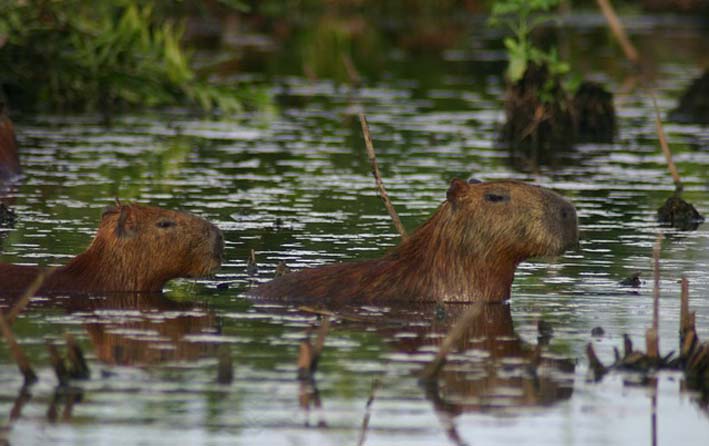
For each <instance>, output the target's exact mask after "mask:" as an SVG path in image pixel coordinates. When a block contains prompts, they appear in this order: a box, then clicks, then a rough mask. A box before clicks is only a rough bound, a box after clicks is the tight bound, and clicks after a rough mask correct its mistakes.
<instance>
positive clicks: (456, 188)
mask: <svg viewBox="0 0 709 446" xmlns="http://www.w3.org/2000/svg"><path fill="white" fill-rule="evenodd" d="M467 187H468V183H466V182H465V181H463V180H461V179H460V178H453V180H452V181H451V185H450V187H449V188H448V192H447V193H446V198H447V199H448V202H449V203H450V204H451V205H452V206H453V209H455V208H456V206H457V205H458V200H459V198H460V196H461V195H462V194H463V192H465V189H467Z"/></svg>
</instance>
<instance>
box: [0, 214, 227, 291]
mask: <svg viewBox="0 0 709 446" xmlns="http://www.w3.org/2000/svg"><path fill="white" fill-rule="evenodd" d="M166 223H168V224H170V226H168V227H160V226H159V225H160V224H166ZM173 223H174V224H173ZM223 249H224V240H223V237H222V234H221V232H220V231H219V229H218V228H217V227H216V226H214V225H212V224H211V223H209V222H208V221H206V220H204V219H202V218H199V217H196V216H193V215H190V214H187V213H185V212H177V211H171V210H167V209H161V208H157V207H149V206H142V205H138V204H130V205H118V206H116V207H109V208H107V209H106V211H104V213H103V216H102V218H101V223H100V225H99V228H98V232H97V233H96V237H95V238H94V240H93V241H92V242H91V245H90V246H89V247H88V249H87V250H86V251H84V252H83V253H81V254H79V255H78V256H76V257H74V258H73V259H72V260H71V261H70V262H69V263H68V264H67V265H65V266H63V267H60V268H58V269H57V270H56V271H55V272H54V273H53V274H52V275H51V276H50V277H49V278H48V279H47V281H46V282H45V284H44V286H43V287H42V288H41V289H40V291H39V292H40V293H56V292H98V291H100V292H127V291H132V292H136V291H140V292H148V293H156V292H160V291H161V290H162V287H163V285H164V284H165V282H167V281H168V280H170V279H174V278H177V277H200V276H204V275H208V274H210V273H212V272H214V271H215V270H216V269H217V268H219V266H220V265H221V261H222V255H223ZM41 269H42V268H40V267H36V266H19V265H9V264H0V294H2V295H9V296H12V295H16V294H18V293H20V292H22V291H23V290H24V289H26V288H27V286H29V284H30V283H31V282H32V281H33V280H34V278H35V277H36V275H37V274H38V272H39V271H40V270H41Z"/></svg>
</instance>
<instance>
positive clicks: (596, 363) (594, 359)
mask: <svg viewBox="0 0 709 446" xmlns="http://www.w3.org/2000/svg"><path fill="white" fill-rule="evenodd" d="M586 356H588V366H589V367H590V368H591V370H592V371H593V379H594V380H596V381H600V379H601V378H602V377H603V375H605V374H606V372H608V368H606V366H604V365H603V363H602V362H601V361H600V360H599V359H598V356H597V355H596V351H595V350H594V349H593V344H591V343H590V342H589V343H588V344H586Z"/></svg>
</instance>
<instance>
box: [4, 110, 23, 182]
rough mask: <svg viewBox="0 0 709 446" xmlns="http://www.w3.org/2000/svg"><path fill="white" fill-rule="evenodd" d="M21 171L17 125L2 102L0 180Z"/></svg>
mask: <svg viewBox="0 0 709 446" xmlns="http://www.w3.org/2000/svg"><path fill="white" fill-rule="evenodd" d="M19 172H20V159H19V157H18V155H17V144H16V142H15V127H14V126H13V125H12V121H11V120H10V117H9V116H7V113H6V112H5V106H4V104H3V103H2V102H0V180H2V179H3V178H6V177H9V176H12V175H15V174H18V173H19Z"/></svg>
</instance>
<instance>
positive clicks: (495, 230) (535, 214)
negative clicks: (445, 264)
mask: <svg viewBox="0 0 709 446" xmlns="http://www.w3.org/2000/svg"><path fill="white" fill-rule="evenodd" d="M447 205H448V207H449V212H448V215H449V223H448V224H451V225H455V227H456V228H457V229H458V230H455V231H450V232H449V233H451V234H459V237H460V240H459V243H460V245H461V248H463V249H465V247H470V248H471V250H472V249H474V252H475V253H476V255H479V256H482V257H485V256H486V254H489V255H494V256H504V257H507V258H509V259H510V260H513V261H516V262H520V261H522V260H524V259H526V258H528V257H535V256H555V255H560V254H562V253H563V252H564V251H566V250H567V249H569V248H571V247H573V246H575V245H576V244H577V242H578V222H577V218H576V209H575V208H574V206H573V205H572V204H571V203H569V202H568V201H567V200H565V199H564V198H563V197H561V196H560V195H558V194H556V193H555V192H553V191H551V190H549V189H544V188H542V187H539V186H533V185H529V184H525V183H521V182H517V181H493V182H479V181H477V180H471V181H470V182H466V181H463V180H460V179H454V180H453V181H452V182H451V185H450V188H449V189H448V193H447Z"/></svg>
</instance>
